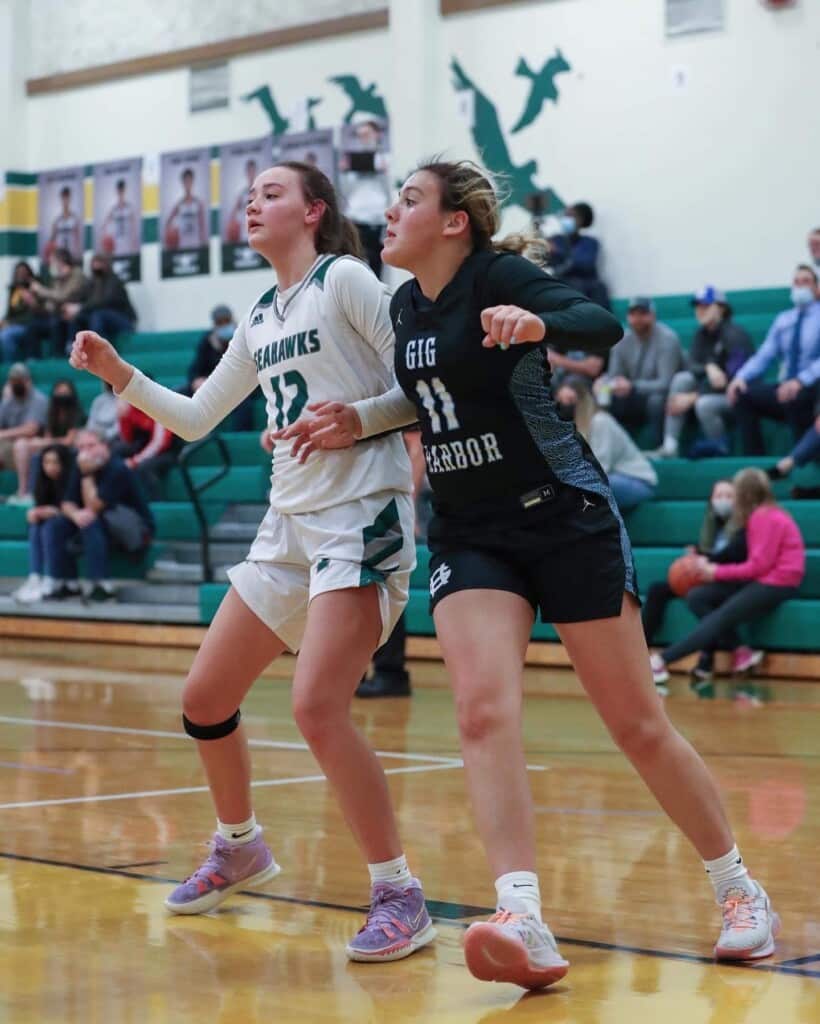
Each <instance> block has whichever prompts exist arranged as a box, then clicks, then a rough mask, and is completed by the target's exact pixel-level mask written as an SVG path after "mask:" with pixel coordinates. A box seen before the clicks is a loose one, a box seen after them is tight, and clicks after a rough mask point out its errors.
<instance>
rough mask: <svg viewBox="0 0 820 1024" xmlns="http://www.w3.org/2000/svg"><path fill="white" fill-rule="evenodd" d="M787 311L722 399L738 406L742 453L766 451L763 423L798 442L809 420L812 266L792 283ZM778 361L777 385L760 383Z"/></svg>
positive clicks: (816, 329) (813, 382)
mask: <svg viewBox="0 0 820 1024" xmlns="http://www.w3.org/2000/svg"><path fill="white" fill-rule="evenodd" d="M792 303H793V307H794V308H792V309H789V310H786V311H785V312H784V313H780V314H779V315H778V316H777V317H776V318H775V321H774V323H773V324H772V326H771V328H770V329H769V333H768V334H767V336H766V340H765V341H764V342H763V344H762V345H761V346H760V348H759V349H758V350H757V352H755V354H754V355H753V356H752V358H751V359H749V360H748V362H746V363H744V364H743V366H741V368H740V369H739V370H738V372H737V373H736V374H735V377H734V379H733V380H732V382H731V384H730V385H729V387H728V388H727V391H726V397H727V398H728V399H729V403H730V404H731V405H735V406H736V408H737V417H738V422H739V424H740V430H741V434H742V436H743V450H744V452H745V453H746V454H747V455H762V454H763V453H764V452H765V448H764V444H763V434H762V432H761V429H760V421H761V420H762V419H774V420H785V421H786V422H787V423H788V424H789V426H790V427H791V430H792V434H793V435H794V439H795V441H800V439H801V437H802V436H803V435H804V434H805V432H806V431H807V430H808V428H809V427H810V426H811V423H812V420H813V419H814V407H815V403H816V401H817V397H818V392H820V388H819V387H818V381H820V289H818V277H817V274H816V273H815V272H814V270H812V268H811V267H809V266H807V265H806V264H801V265H800V266H799V267H798V268H797V270H796V271H795V274H794V279H793V282H792ZM775 360H779V361H780V372H779V374H778V383H777V384H767V383H765V382H764V381H763V380H762V377H763V375H764V374H765V373H766V370H767V369H768V368H769V366H771V364H772V363H773V362H775Z"/></svg>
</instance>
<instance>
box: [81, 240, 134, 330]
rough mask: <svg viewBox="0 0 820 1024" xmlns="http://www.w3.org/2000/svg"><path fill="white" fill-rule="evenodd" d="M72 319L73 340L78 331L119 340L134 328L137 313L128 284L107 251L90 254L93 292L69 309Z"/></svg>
mask: <svg viewBox="0 0 820 1024" xmlns="http://www.w3.org/2000/svg"><path fill="white" fill-rule="evenodd" d="M67 313H68V316H69V318H70V319H71V320H72V323H71V327H70V331H69V334H70V340H71V341H73V339H74V335H75V334H76V333H77V332H78V331H85V330H88V331H95V332H97V333H98V334H103V335H105V336H106V337H107V338H111V339H112V340H116V338H117V336H118V335H120V334H128V333H130V332H131V331H133V330H134V328H135V326H136V323H137V314H136V311H135V309H134V307H133V306H132V305H131V300H130V299H129V298H128V292H127V291H126V289H125V285H124V284H123V283H122V281H121V280H120V279H119V277H117V275H116V274H115V273H114V271H113V270H112V269H111V260H110V258H109V257H108V256H107V255H105V253H99V252H95V253H94V255H93V256H92V257H91V291H90V293H89V295H88V298H87V299H86V300H85V302H84V303H83V304H82V306H80V307H79V308H78V307H77V306H76V305H72V307H71V308H70V309H68V310H67Z"/></svg>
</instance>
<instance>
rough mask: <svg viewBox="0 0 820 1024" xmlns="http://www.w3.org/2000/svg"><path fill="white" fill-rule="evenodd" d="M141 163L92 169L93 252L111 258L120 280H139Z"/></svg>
mask: <svg viewBox="0 0 820 1024" xmlns="http://www.w3.org/2000/svg"><path fill="white" fill-rule="evenodd" d="M141 243H142V160H141V159H140V158H139V157H134V158H133V159H129V160H115V161H114V162H113V163H107V164H96V165H95V167H94V251H95V252H103V253H105V254H106V255H107V256H110V257H111V266H112V268H113V270H114V273H115V274H117V276H118V277H119V278H120V279H121V280H123V281H126V282H127V281H139V280H141V269H142V268H141V266H140V246H141Z"/></svg>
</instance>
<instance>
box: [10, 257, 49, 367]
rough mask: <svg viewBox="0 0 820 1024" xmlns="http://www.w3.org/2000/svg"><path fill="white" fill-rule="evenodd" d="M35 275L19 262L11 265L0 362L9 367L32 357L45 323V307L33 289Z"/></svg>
mask: <svg viewBox="0 0 820 1024" xmlns="http://www.w3.org/2000/svg"><path fill="white" fill-rule="evenodd" d="M34 281H35V275H34V271H33V270H32V269H31V267H30V266H29V265H28V263H26V261H25V260H20V262H19V263H16V264H15V265H14V270H13V271H12V275H11V284H10V285H9V298H8V303H7V305H6V314H5V316H4V317H3V319H2V320H0V360H2V361H3V362H4V363H12V362H14V360H15V359H27V358H28V357H29V356H31V355H33V354H34V339H35V338H36V337H37V330H38V327H39V328H41V327H42V324H43V323H44V322H45V315H46V311H45V307H44V306H43V303H42V300H41V299H40V298H39V296H38V295H37V293H36V292H35V291H34V289H33V288H32V284H33V283H34Z"/></svg>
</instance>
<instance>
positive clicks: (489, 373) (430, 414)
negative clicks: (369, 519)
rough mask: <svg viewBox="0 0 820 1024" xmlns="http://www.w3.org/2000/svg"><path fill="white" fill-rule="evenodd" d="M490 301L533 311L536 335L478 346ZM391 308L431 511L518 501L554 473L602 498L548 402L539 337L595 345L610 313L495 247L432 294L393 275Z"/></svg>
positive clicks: (603, 343)
mask: <svg viewBox="0 0 820 1024" xmlns="http://www.w3.org/2000/svg"><path fill="white" fill-rule="evenodd" d="M499 305H515V306H520V307H522V308H523V309H527V310H529V311H531V312H533V313H535V314H536V315H538V316H539V317H540V318H541V319H542V320H543V321H544V323H545V325H546V328H547V334H546V338H545V340H544V341H543V342H541V343H540V344H527V343H522V344H518V345H513V346H511V347H510V348H509V349H507V350H506V351H504V350H502V349H500V348H498V347H495V348H490V349H486V348H483V347H482V345H481V342H482V339H483V337H484V333H485V332H484V330H483V329H482V327H481V321H480V316H481V311H482V310H483V309H486V308H487V307H489V306H499ZM390 311H391V317H392V320H393V326H394V329H395V333H396V376H397V379H398V381H399V384H400V385H401V387H402V389H403V390H404V392H405V394H406V395H407V397H408V398H409V399H410V400H411V401H413V402H414V403H415V404H416V407H417V409H418V414H419V422H420V424H421V431H422V443H423V446H424V453H425V457H426V460H427V474H428V479H429V481H430V486H431V487H432V489H433V495H434V498H435V503H436V508H437V511H439V512H440V513H441V514H444V515H446V514H448V513H453V514H459V513H460V512H462V511H465V512H466V511H467V510H468V509H469V507H470V506H474V507H475V506H477V505H481V504H484V503H487V505H489V506H492V505H494V504H496V503H498V502H500V501H501V500H503V499H510V500H511V504H515V501H516V500H520V502H521V505H522V506H523V507H526V506H527V498H526V496H527V495H528V494H529V492H531V491H535V492H536V497H537V492H538V490H539V489H543V488H544V487H545V486H546V487H547V488H548V489H549V486H550V485H552V486H554V485H556V484H558V483H561V484H566V485H569V486H572V487H577V488H579V489H581V490H587V491H591V492H595V493H599V494H602V495H604V496H606V497H607V499H609V497H610V495H609V486H608V483H607V480H606V476H605V474H604V473H603V471H602V470H601V468H600V466H599V465H598V463H597V462H596V461H595V459H594V457H593V456H592V454H591V452H590V450H589V448H588V446H587V445H586V443H585V442H584V440H583V439H582V438H581V437H580V435H579V434H577V432H576V431H575V428H574V425H573V424H572V423H567V422H565V421H564V420H562V419H561V418H560V417H559V416H558V414H557V410H556V406H555V402H554V400H553V397H552V394H551V391H550V364H549V359H548V357H547V345H549V346H551V347H553V348H555V349H558V350H560V351H571V350H577V349H582V350H583V351H585V352H593V353H604V352H606V351H607V350H608V349H609V348H611V347H612V346H613V345H614V344H615V343H616V342H617V341H619V340H620V338H621V337H622V336H623V330H622V328H621V325H620V324H619V323H618V321H617V320H616V319H615V318H614V317H613V316H611V314H609V313H608V312H607V311H606V310H605V309H603V308H602V307H600V306H596V305H595V304H593V303H591V302H590V301H589V300H588V299H586V298H585V297H584V296H583V295H581V294H580V293H578V292H576V291H573V290H572V289H571V288H567V287H566V286H565V285H563V284H561V283H559V282H558V281H555V280H554V279H553V278H551V277H549V276H548V275H547V274H545V273H544V272H543V271H542V270H540V269H539V268H538V267H536V266H535V265H534V264H532V263H531V262H530V261H528V260H526V259H523V258H522V257H520V256H515V255H512V254H500V253H494V252H477V253H473V254H472V255H471V256H469V257H468V258H467V259H466V260H465V261H464V263H463V264H462V265H461V267H460V268H459V269H458V271H457V273H456V275H455V277H454V278H453V279H452V281H450V282H449V284H448V285H447V286H446V287H445V288H444V290H443V291H442V292H441V294H440V295H439V296H438V298H437V299H436V301H435V302H430V301H429V300H428V299H426V298H425V297H424V295H423V294H422V293H421V290H420V289H419V286H418V284H417V283H416V281H415V280H413V281H409V282H407V283H405V284H403V285H402V286H401V287H400V288H399V289H398V291H397V292H396V294H395V295H394V296H393V301H392V303H391V307H390ZM536 497H534V498H533V499H532V500H533V503H534V504H537V500H536Z"/></svg>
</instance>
